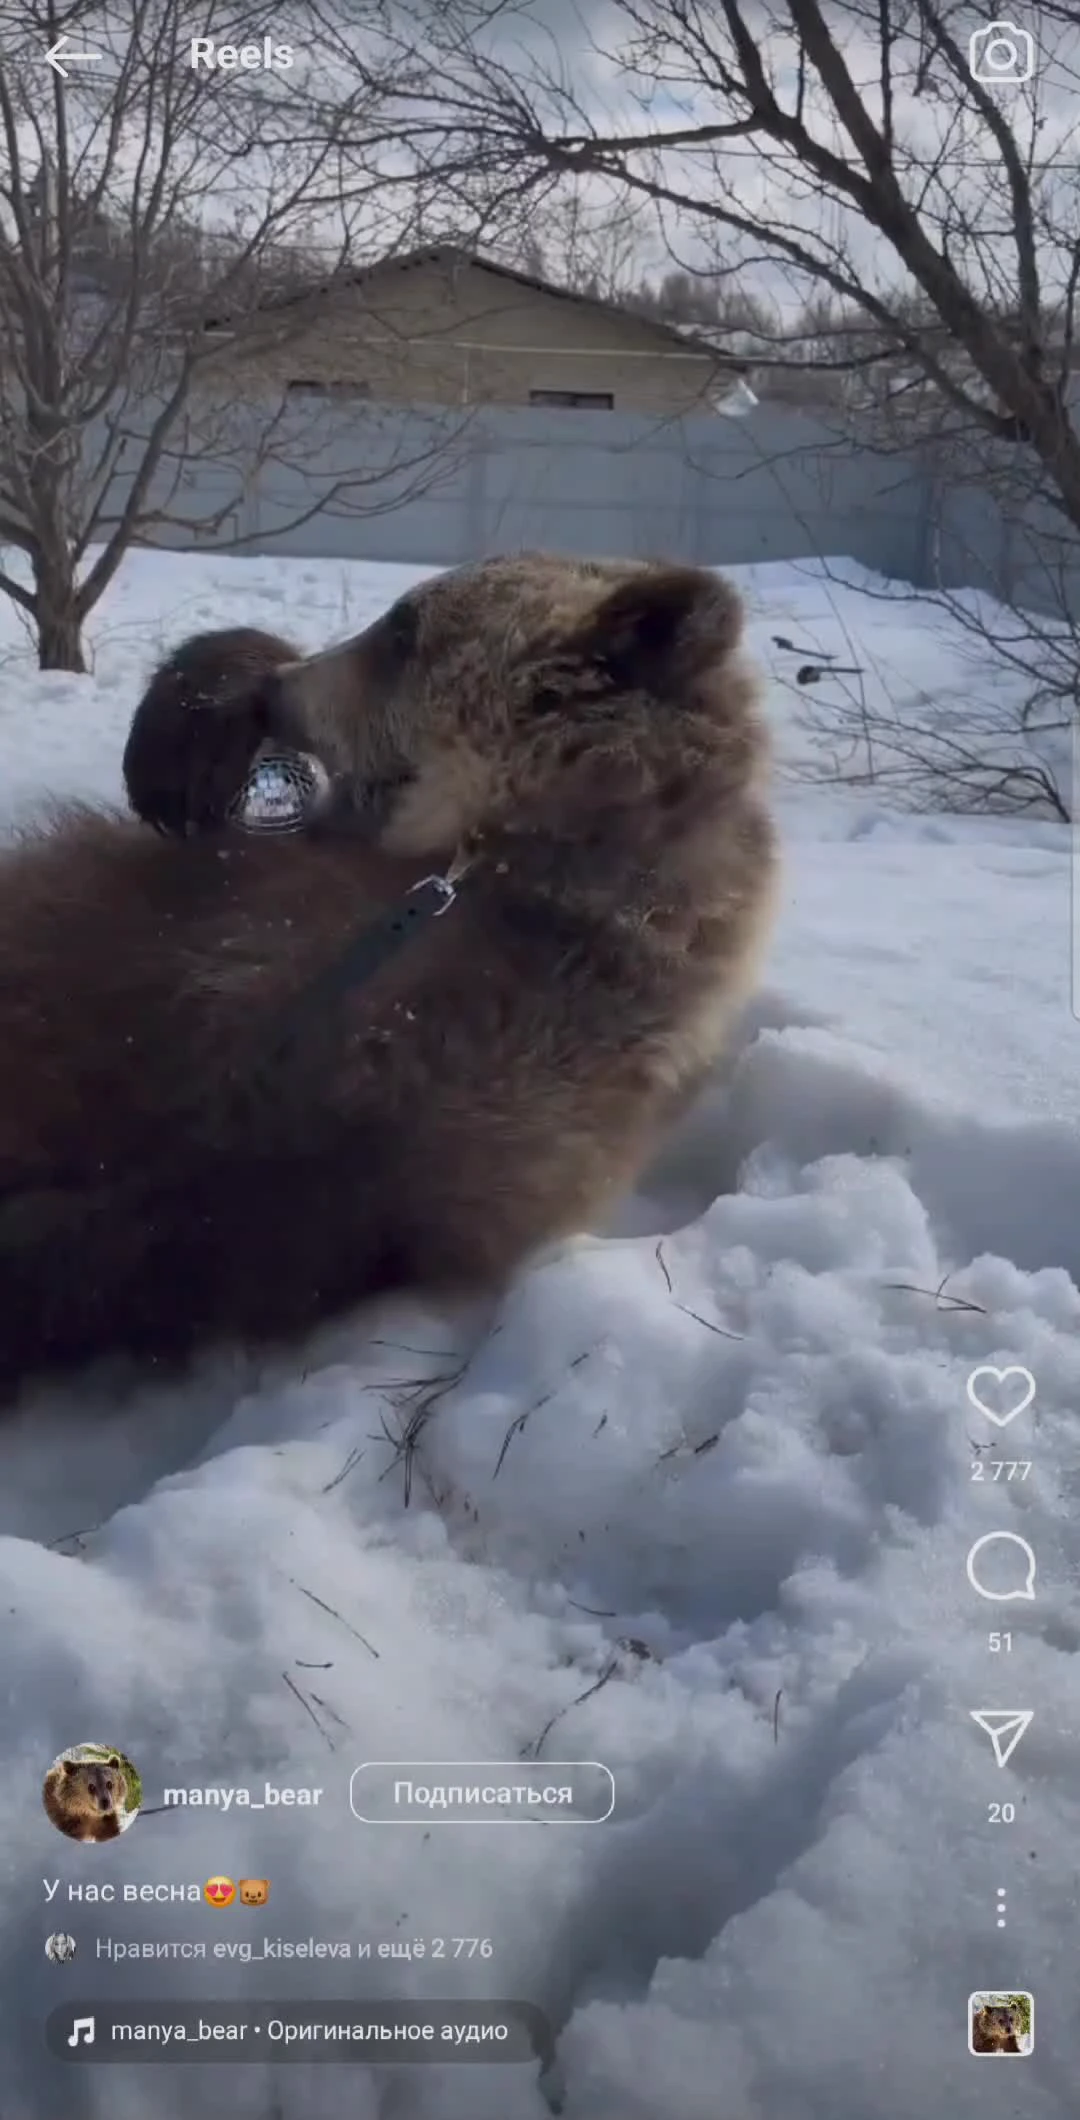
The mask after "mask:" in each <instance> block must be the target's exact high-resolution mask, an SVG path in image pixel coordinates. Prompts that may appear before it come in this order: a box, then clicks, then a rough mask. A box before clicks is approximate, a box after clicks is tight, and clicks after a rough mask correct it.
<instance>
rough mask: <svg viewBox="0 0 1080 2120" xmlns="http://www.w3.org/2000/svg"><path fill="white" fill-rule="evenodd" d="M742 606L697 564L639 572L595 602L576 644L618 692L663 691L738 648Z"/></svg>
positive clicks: (727, 585)
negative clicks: (580, 637) (582, 635)
mask: <svg viewBox="0 0 1080 2120" xmlns="http://www.w3.org/2000/svg"><path fill="white" fill-rule="evenodd" d="M742 629H743V611H742V605H741V603H740V601H739V598H738V596H737V595H736V593H735V591H734V589H733V588H732V587H731V584H730V582H726V581H724V580H723V579H722V577H721V576H720V575H717V574H709V573H707V572H706V570H705V569H704V568H703V567H674V566H673V567H664V566H659V565H657V566H654V567H649V568H643V569H642V571H641V573H640V574H638V575H632V576H631V577H630V578H629V579H628V580H627V581H625V582H620V584H619V586H618V588H617V589H613V590H612V591H611V593H610V594H609V595H608V596H605V597H604V598H603V599H602V600H601V602H600V603H599V604H598V605H597V608H596V610H595V611H594V612H593V614H592V617H591V618H590V619H589V621H588V622H587V625H586V627H585V629H584V637H583V638H582V639H580V640H579V641H578V642H576V643H575V645H576V646H577V647H579V649H580V650H583V652H584V653H585V655H586V656H587V657H588V659H589V660H590V661H592V662H594V663H598V664H599V665H600V666H601V667H602V668H603V669H604V671H605V673H606V675H607V677H608V679H609V681H610V683H611V684H612V686H613V687H614V688H615V689H616V690H618V691H665V690H667V689H668V688H669V687H671V686H672V685H678V684H680V683H684V684H685V683H687V682H688V681H692V680H693V679H694V678H695V677H696V676H698V675H699V674H700V673H701V672H702V671H704V670H706V669H708V668H709V667H710V666H711V665H714V664H716V663H718V662H721V661H723V659H724V657H725V656H727V655H730V654H731V652H732V650H733V649H734V648H736V647H738V644H739V641H740V639H741V636H742Z"/></svg>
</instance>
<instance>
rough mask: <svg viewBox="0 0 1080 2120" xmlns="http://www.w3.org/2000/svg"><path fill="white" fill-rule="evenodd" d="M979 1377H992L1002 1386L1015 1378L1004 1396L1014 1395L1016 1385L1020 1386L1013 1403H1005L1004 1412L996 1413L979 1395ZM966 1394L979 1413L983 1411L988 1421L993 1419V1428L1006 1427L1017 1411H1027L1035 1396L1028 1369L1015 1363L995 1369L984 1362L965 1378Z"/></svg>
mask: <svg viewBox="0 0 1080 2120" xmlns="http://www.w3.org/2000/svg"><path fill="white" fill-rule="evenodd" d="M981 1377H992V1378H993V1380H994V1383H995V1384H1001V1385H1004V1386H1007V1385H1008V1384H1009V1382H1010V1379H1015V1384H1014V1389H1013V1391H1012V1392H1009V1391H1006V1394H1005V1395H1006V1397H1014V1396H1015V1388H1016V1386H1020V1387H1022V1388H1021V1389H1020V1396H1019V1397H1018V1398H1017V1399H1016V1403H1015V1405H1013V1406H1008V1405H1007V1406H1006V1408H1005V1411H1004V1413H998V1412H997V1410H996V1408H995V1407H993V1406H988V1405H987V1403H986V1400H985V1399H984V1398H980V1396H979V1380H980V1378H981ZM967 1395H968V1397H969V1399H970V1400H971V1403H972V1405H973V1406H975V1407H977V1408H978V1410H979V1412H980V1413H984V1414H985V1415H986V1418H987V1420H988V1421H993V1424H994V1426H995V1428H1007V1427H1008V1425H1009V1422H1010V1421H1015V1419H1016V1416H1017V1414H1018V1413H1026V1412H1027V1409H1028V1407H1029V1406H1030V1405H1031V1402H1032V1400H1033V1398H1034V1397H1035V1379H1034V1377H1033V1376H1032V1374H1031V1371H1030V1369H1020V1368H1019V1367H1018V1366H1017V1364H1016V1363H1013V1364H1012V1366H1011V1367H1010V1368H1009V1369H995V1368H994V1366H993V1364H992V1363H990V1362H984V1363H983V1365H982V1368H981V1369H973V1370H972V1372H971V1375H970V1376H969V1378H968V1380H967Z"/></svg>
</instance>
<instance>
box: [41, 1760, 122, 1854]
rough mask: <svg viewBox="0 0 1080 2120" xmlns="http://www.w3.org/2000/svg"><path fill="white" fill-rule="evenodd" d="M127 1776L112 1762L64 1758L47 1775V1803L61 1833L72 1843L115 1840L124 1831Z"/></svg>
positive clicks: (116, 1762) (44, 1796)
mask: <svg viewBox="0 0 1080 2120" xmlns="http://www.w3.org/2000/svg"><path fill="white" fill-rule="evenodd" d="M126 1800H127V1775H126V1774H125V1772H124V1764H123V1761H122V1760H121V1758H120V1756H119V1754H118V1753H114V1754H113V1756H112V1758H111V1759H103V1760H88V1759H60V1760H57V1762H56V1765H55V1766H52V1767H50V1768H49V1771H48V1773H47V1774H46V1776H45V1787H44V1791H43V1802H44V1805H45V1809H46V1811H47V1812H48V1814H49V1817H50V1818H51V1820H52V1823H53V1825H54V1826H55V1827H56V1829H57V1832H59V1833H66V1834H67V1836H68V1839H69V1840H115V1839H116V1838H117V1836H118V1834H119V1833H121V1832H122V1830H123V1828H122V1826H121V1824H120V1814H121V1812H122V1810H123V1807H124V1804H125V1802H126Z"/></svg>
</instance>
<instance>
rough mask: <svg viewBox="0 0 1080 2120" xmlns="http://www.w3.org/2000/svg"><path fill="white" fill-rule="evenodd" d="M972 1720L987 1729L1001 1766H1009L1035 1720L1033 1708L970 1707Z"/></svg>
mask: <svg viewBox="0 0 1080 2120" xmlns="http://www.w3.org/2000/svg"><path fill="white" fill-rule="evenodd" d="M968 1714H969V1715H970V1717H971V1720H972V1722H976V1723H978V1725H979V1728H980V1730H985V1731H986V1734H987V1736H988V1738H989V1739H990V1742H991V1744H992V1745H993V1747H994V1758H995V1759H996V1760H997V1763H998V1766H999V1767H1004V1766H1007V1765H1008V1763H1009V1761H1010V1759H1011V1758H1012V1756H1013V1753H1014V1752H1015V1750H1016V1747H1017V1745H1018V1744H1019V1742H1020V1739H1021V1738H1022V1736H1023V1734H1024V1731H1025V1730H1026V1729H1027V1726H1028V1724H1029V1723H1030V1722H1032V1721H1033V1720H1034V1714H1035V1711H1034V1709H1033V1708H969V1709H968Z"/></svg>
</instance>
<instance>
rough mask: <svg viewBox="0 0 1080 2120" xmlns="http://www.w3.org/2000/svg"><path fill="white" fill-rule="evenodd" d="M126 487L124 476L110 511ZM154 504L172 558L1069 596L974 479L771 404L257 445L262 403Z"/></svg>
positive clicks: (440, 415) (341, 434) (304, 428)
mask: <svg viewBox="0 0 1080 2120" xmlns="http://www.w3.org/2000/svg"><path fill="white" fill-rule="evenodd" d="M133 454H134V455H136V456H137V451H136V452H133ZM125 488H126V480H125V476H124V474H123V471H122V470H121V472H120V473H118V475H117V477H116V480H115V482H114V487H113V489H112V491H111V493H110V496H109V500H110V506H111V507H114V506H115V505H116V504H118V503H119V502H120V501H121V500H122V499H123V496H124V492H125ZM154 499H155V500H156V501H157V502H158V504H159V505H160V506H161V509H162V520H161V522H160V523H159V525H158V526H157V527H156V528H155V530H154V531H153V532H152V533H151V534H152V537H153V539H154V541H155V542H159V543H161V544H164V545H167V546H173V547H184V546H191V545H196V546H199V545H205V546H208V547H210V548H213V549H222V548H227V547H234V548H238V549H241V550H243V551H246V552H255V553H270V552H277V553H283V554H294V555H303V556H306V557H318V558H336V559H345V558H349V559H382V560H398V561H405V562H411V563H416V564H423V563H429V564H431V565H434V566H442V565H454V564H456V563H457V562H459V561H462V560H465V559H469V558H471V557H475V556H476V555H477V554H478V553H482V552H500V551H511V550H518V549H522V548H527V547H530V546H551V547H555V548H557V549H561V550H564V551H571V552H579V553H582V554H590V553H592V554H618V553H625V554H627V555H645V554H650V553H664V554H667V555H669V556H671V557H673V558H681V559H686V560H692V561H698V562H701V563H704V564H709V565H725V564H735V563H747V562H755V561H758V562H760V561H764V560H784V559H802V558H807V557H835V556H840V555H845V556H850V557H853V558H855V559H857V560H860V561H861V562H862V563H863V564H864V565H866V566H867V567H872V568H875V569H878V570H880V571H881V572H882V573H884V574H889V575H892V576H895V577H899V578H901V579H903V580H906V581H910V582H913V583H915V584H917V585H920V586H927V587H937V586H942V587H956V586H962V585H970V586H972V587H975V588H980V589H987V590H990V591H992V593H993V594H995V595H996V596H999V597H1002V598H1003V599H1005V600H1008V601H1015V600H1021V601H1023V600H1027V601H1029V602H1030V603H1032V604H1033V605H1034V606H1035V607H1036V608H1041V609H1053V608H1057V607H1058V606H1057V605H1056V604H1055V598H1058V599H1060V596H1061V594H1062V584H1063V582H1065V583H1067V584H1068V588H1067V592H1066V593H1067V594H1068V596H1070V597H1071V596H1072V594H1073V591H1074V589H1075V590H1076V591H1077V592H1080V545H1078V543H1077V540H1076V539H1075V538H1073V537H1072V536H1071V533H1068V534H1066V533H1063V531H1062V528H1061V525H1060V524H1056V525H1055V524H1054V523H1053V522H1052V521H1051V520H1050V519H1049V516H1048V514H1046V513H1045V512H1044V516H1043V517H1042V518H1040V517H1039V516H1038V514H1037V513H1036V512H1035V511H1034V510H1031V509H1029V510H1027V511H1022V510H1021V511H1019V512H1015V513H1010V515H1009V516H1008V517H1006V516H1005V515H1003V513H1002V511H1001V509H1000V508H999V507H998V506H997V505H996V504H995V503H994V502H993V501H992V500H991V499H990V498H989V497H988V495H987V494H986V493H985V492H984V491H981V490H980V487H979V485H978V482H977V480H975V479H974V478H973V479H972V480H971V481H968V482H964V483H957V482H955V481H954V482H952V483H950V484H949V485H945V484H943V483H940V482H939V481H938V480H937V479H936V477H935V475H934V467H933V466H932V465H929V464H925V463H924V464H919V463H917V462H914V461H905V460H903V459H902V458H899V457H893V456H887V455H876V454H873V453H871V452H868V451H859V450H857V449H854V448H853V447H852V444H851V441H850V439H849V438H846V437H844V436H842V435H840V434H839V433H837V432H835V431H833V430H831V429H830V428H829V427H828V426H827V425H825V424H822V423H821V422H819V421H816V420H813V419H810V418H808V417H804V416H803V415H802V414H800V413H797V412H789V411H786V410H780V409H776V410H773V409H770V408H768V407H767V406H759V407H758V409H757V411H756V412H753V413H752V414H751V415H750V417H749V418H747V419H741V420H739V419H725V418H723V417H721V416H716V415H714V416H712V417H710V418H693V419H667V420H659V419H656V418H654V417H647V416H645V415H630V414H619V413H610V412H608V413H604V412H585V411H570V410H567V411H558V410H554V409H544V410H531V409H519V408H505V409H499V410H495V409H492V408H487V409H485V410H483V411H469V412H465V411H462V412H453V411H445V410H443V411H434V410H427V411H425V410H422V409H415V410H409V411H406V412H400V411H398V410H395V409H392V408H388V407H378V406H372V405H359V406H357V407H356V408H355V409H354V410H353V411H352V413H350V412H349V411H348V410H346V409H345V408H344V407H335V408H332V409H330V408H326V407H322V406H319V407H317V408H314V409H313V410H312V411H311V412H310V413H308V414H307V415H306V416H301V414H300V413H297V414H295V415H291V416H290V422H289V425H288V426H287V427H285V426H279V427H278V428H277V429H276V430H275V432H274V435H273V444H272V447H270V448H267V446H266V440H265V434H264V432H263V427H262V424H261V422H260V415H259V413H258V410H257V408H255V407H246V408H237V409H236V410H234V411H233V412H232V413H231V414H230V415H229V419H228V422H227V426H223V427H221V428H220V429H219V431H218V433H217V434H216V436H215V440H214V443H213V445H210V444H209V443H207V442H205V441H203V442H201V443H200V442H199V441H198V440H197V439H196V438H195V437H194V430H193V433H192V435H190V436H189V437H188V438H187V439H186V442H185V447H184V450H183V451H182V452H181V453H180V454H179V455H178V458H177V460H176V461H175V462H173V463H171V464H169V465H166V466H163V467H162V471H161V475H160V477H159V479H158V482H157V488H156V491H155V494H154ZM1078 607H1080V593H1078Z"/></svg>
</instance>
